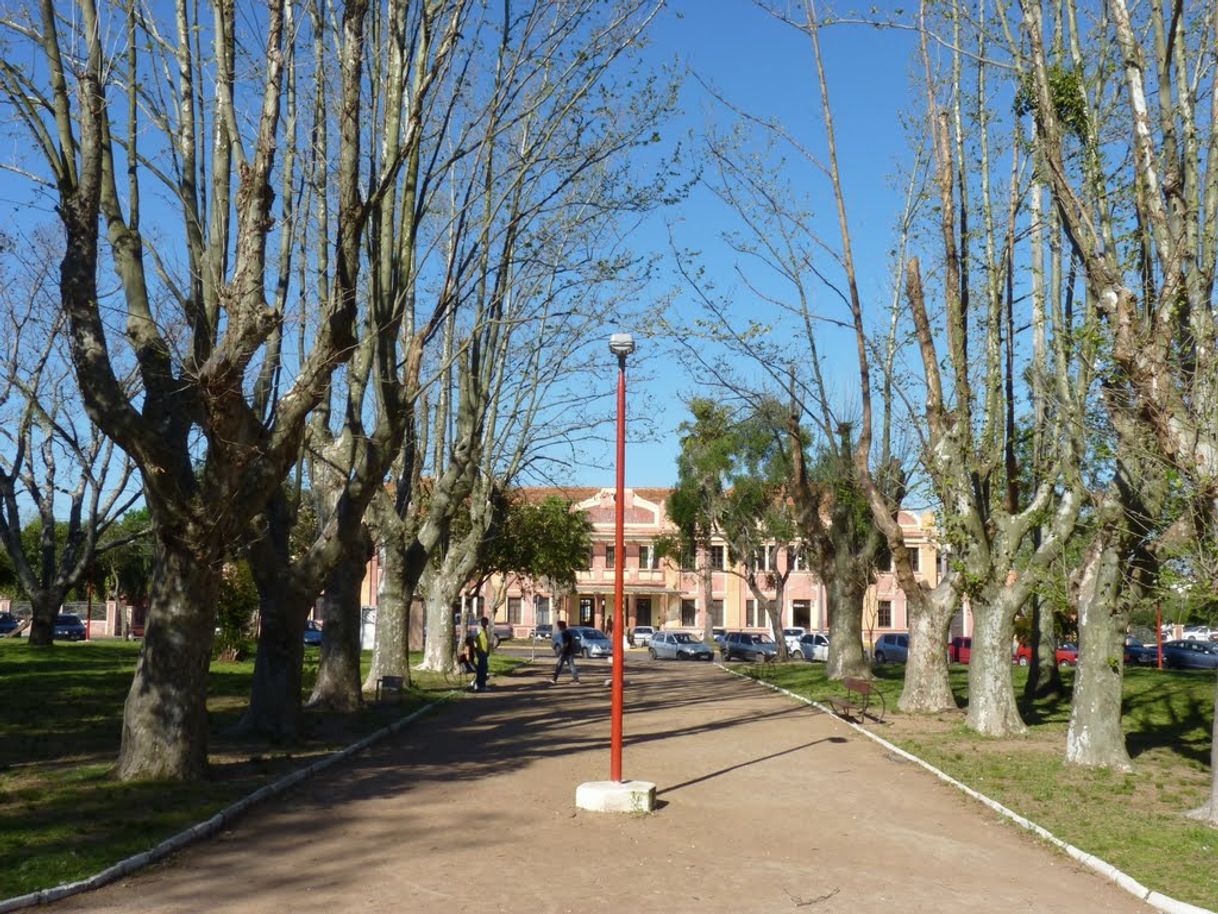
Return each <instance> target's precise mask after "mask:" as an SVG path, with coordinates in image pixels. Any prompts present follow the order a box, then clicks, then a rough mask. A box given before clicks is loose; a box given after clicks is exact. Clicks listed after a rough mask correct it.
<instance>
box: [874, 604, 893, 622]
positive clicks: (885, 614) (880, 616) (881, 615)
mask: <svg viewBox="0 0 1218 914" xmlns="http://www.w3.org/2000/svg"><path fill="white" fill-rule="evenodd" d="M876 625H877V626H878V627H879V628H892V600H881V601H880V611H879V612H878V613H877V614H876Z"/></svg>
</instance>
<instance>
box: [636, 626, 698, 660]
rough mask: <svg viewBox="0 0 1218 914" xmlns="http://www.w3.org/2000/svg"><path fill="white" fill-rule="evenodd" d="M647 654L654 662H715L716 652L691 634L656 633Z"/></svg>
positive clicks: (652, 637)
mask: <svg viewBox="0 0 1218 914" xmlns="http://www.w3.org/2000/svg"><path fill="white" fill-rule="evenodd" d="M647 653H648V654H650V655H651V659H652V660H706V661H710V660H714V659H715V652H714V651H713V650H712V649H711V648H709V647H707V646H706V645H705V644H703V643H702V639H701V638H698V637H696V636H695V635H691V634H690V633H689V632H656V633H655V634H654V635H652V636H651V644H649V645H648V646H647Z"/></svg>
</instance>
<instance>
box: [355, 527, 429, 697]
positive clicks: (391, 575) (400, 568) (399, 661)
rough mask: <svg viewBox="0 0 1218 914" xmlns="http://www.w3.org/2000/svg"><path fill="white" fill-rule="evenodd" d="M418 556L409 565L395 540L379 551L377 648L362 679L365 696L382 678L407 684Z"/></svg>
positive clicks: (423, 558) (420, 564)
mask: <svg viewBox="0 0 1218 914" xmlns="http://www.w3.org/2000/svg"><path fill="white" fill-rule="evenodd" d="M418 552H419V554H418V555H417V556H416V557H415V558H414V560H413V561H411V557H409V556H408V555H407V554H406V550H405V549H404V548H403V544H402V540H401V538H400V537H397V536H395V537H391V538H390V539H389V541H388V542H386V543H384V544H383V545H382V547H381V561H382V562H383V563H384V564H383V565H382V569H383V573H382V576H381V590H380V593H379V594H378V595H377V600H376V646H375V648H374V649H373V652H372V665H371V667H370V668H369V669H368V675H367V676H366V677H365V679H364V691H366V692H370V691H372V690H374V689H375V688H376V681H377V680H378V679H380V678H381V677H382V676H401V677H402V679H403V681H405V682H410V604H411V602H413V600H414V594H415V589H416V587H417V585H418V580H419V574H420V573H421V571H422V567H423V562H424V561H426V556H424V555H423V554H422V551H421V550H419V551H418ZM408 567H411V572H410V573H408V572H407V568H408Z"/></svg>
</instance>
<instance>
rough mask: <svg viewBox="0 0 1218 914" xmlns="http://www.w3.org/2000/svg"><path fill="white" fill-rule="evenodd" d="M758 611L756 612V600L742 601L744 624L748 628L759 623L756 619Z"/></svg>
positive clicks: (758, 616) (754, 626)
mask: <svg viewBox="0 0 1218 914" xmlns="http://www.w3.org/2000/svg"><path fill="white" fill-rule="evenodd" d="M759 618H760V613H758V612H757V601H756V600H745V601H744V624H745V625H747V626H748V627H749V628H756V627H757V626H758V625H760V624H761V623H760V622H759V621H758V619H759Z"/></svg>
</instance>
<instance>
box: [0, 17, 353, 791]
mask: <svg viewBox="0 0 1218 914" xmlns="http://www.w3.org/2000/svg"><path fill="white" fill-rule="evenodd" d="M78 7H79V15H78V16H77V17H75V18H74V19H72V20H70V21H68V20H63V19H61V18H60V17H59V16H58V13H57V11H56V9H55V5H54V4H53V3H51V2H50V0H42V2H40V4H39V7H38V9H39V16H38V17H37V18H36V19H31V20H29V21H24V22H21V23H15V22H14V23H11V24H12V25H13V26H14V28H12V29H11V32H12V34H13V35H14V37H15V41H17V42H19V43H20V45H19V46H20V47H22V48H29V49H36V50H37V52H38V53H39V54H40V55H41V58H42V60H43V61H44V63H45V67H46V73H47V84H46V85H45V86H41V85H37V84H35V83H34V82H33V79H32V77H31V76H29V75H27V74H28V73H33V72H39V71H37V70H27V69H26V68H24V67H20V66H17V65H15V64H14V63H13V62H12V60H11V59H6V60H4V61H3V62H0V79H2V80H3V82H2V86H0V88H2V90H3V92H4V95H5V97H6V99H7V100H8V102H9V103H10V104H11V105H13V106H14V109H15V110H16V111H17V112H18V114H19V115H20V117H21V118H22V119H23V122H24V124H25V125H26V127H27V129H28V130H29V133H30V136H31V138H32V139H33V141H34V146H35V148H36V149H37V150H38V151H39V153H40V154H41V155H42V158H43V160H44V161H43V162H42V164H41V171H42V173H43V174H45V175H46V176H47V179H48V180H49V181H51V182H52V183H53V184H54V186H55V187H56V189H57V193H58V195H59V209H60V214H61V219H62V221H63V223H64V229H65V235H66V254H65V257H64V260H63V263H62V267H61V279H60V292H61V300H62V303H63V307H64V310H65V312H66V313H67V315H68V317H69V321H70V327H71V333H72V356H73V361H74V364H75V368H76V373H77V377H78V381H79V384H80V388H81V390H82V393H83V396H84V400H85V406H86V409H87V410H88V412H89V415H90V417H91V418H92V419H93V421H94V422H96V423H97V425H98V426H99V427H100V428H102V429H103V431H105V433H106V434H107V436H109V437H110V438H111V439H112V440H113V441H115V442H116V443H117V444H118V445H119V446H120V447H122V448H123V449H124V450H125V451H126V452H127V453H128V454H129V455H130V456H131V458H132V460H133V461H134V462H135V463H136V464H137V466H138V467H139V469H140V472H141V475H142V478H143V484H144V495H145V499H146V502H147V505H148V509H149V513H150V516H151V520H152V525H153V536H154V540H155V543H156V571H155V574H154V580H153V585H152V590H151V594H150V606H149V615H148V625H147V628H146V632H145V640H144V644H143V648H142V652H141V657H140V661H139V664H138V666H137V670H136V674H135V681H134V682H133V684H132V689H131V692H130V694H129V696H128V700H127V704H126V708H125V712H124V725H123V740H122V747H121V749H120V755H119V763H118V771H119V775H120V776H121V777H123V778H126V779H131V778H145V777H169V778H193V777H199V776H201V775H202V774H203V773H204V772H205V770H206V766H207V727H206V708H205V698H206V672H207V665H208V660H209V656H210V646H211V640H212V632H213V629H214V613H215V609H214V604H215V595H216V588H217V586H218V582H219V572H220V564H221V561H222V558H223V556H224V553H225V550H226V549H227V548H228V546H229V544H230V543H231V542H233V541H235V540H236V539H237V538H238V537H240V536H241V535H242V533H243V531H244V530H245V529H246V528H247V527H248V525H249V522H250V519H251V518H252V517H253V516H254V515H255V514H257V513H258V512H259V511H261V510H262V508H263V506H264V505H265V504H266V502H267V500H268V499H269V498H270V497H271V495H272V494H273V493H274V492H276V491H277V489H278V487H279V486H280V484H281V482H282V480H283V479H284V477H285V475H286V474H287V473H288V471H289V470H290V469H291V467H292V466H293V465H294V464H295V462H296V459H297V456H298V453H299V450H300V444H301V438H302V435H303V432H304V426H305V420H306V418H307V416H308V414H309V413H310V411H311V410H312V409H313V407H314V406H315V405H316V404H317V402H318V401H319V400H320V399H321V397H322V396H323V395H324V393H325V391H326V389H327V384H328V381H329V378H330V375H331V373H332V372H333V371H334V370H335V368H336V367H337V366H339V365H340V364H342V362H343V361H344V360H345V359H346V358H347V357H348V356H349V354H350V351H351V345H352V343H353V341H354V338H353V333H352V328H353V322H354V315H355V307H354V306H355V302H354V291H355V290H354V286H353V284H346V285H343V284H340V285H338V286H336V287H335V288H334V289H332V290H331V294H330V295H328V296H327V297H326V298H325V299H324V300H320V301H319V300H318V299H317V298H316V297H314V293H315V290H309V291H306V292H304V293H303V294H304V299H305V301H306V302H307V303H308V304H309V308H308V311H309V319H308V325H309V328H310V334H309V338H308V341H307V343H306V345H305V346H304V347H303V348H302V349H301V350H300V352H299V353H298V358H299V364H298V365H296V366H295V371H294V372H293V382H292V383H291V384H290V385H289V386H288V387H287V389H286V390H284V391H283V392H282V393H281V394H280V395H279V396H278V397H277V398H276V400H275V402H274V408H273V410H270V411H269V413H268V414H263V413H259V412H258V411H257V410H256V409H254V408H253V404H252V402H251V399H250V396H249V395H248V391H249V389H250V386H251V385H250V384H247V379H249V378H250V377H251V374H252V373H254V372H256V368H257V363H258V359H259V357H261V356H264V355H265V353H266V347H267V346H268V343H269V341H271V340H272V338H273V337H274V335H275V334H276V332H277V329H278V328H280V327H281V325H282V323H283V316H282V315H281V314H278V313H276V312H275V310H274V309H273V308H272V307H271V306H270V305H269V304H268V302H267V273H268V247H269V244H268V241H269V240H270V239H271V238H272V237H273V233H274V232H275V231H276V219H275V208H274V204H275V196H274V193H273V192H272V189H271V188H272V179H273V175H274V170H275V166H276V162H277V156H278V154H279V152H280V151H281V147H283V146H288V145H291V143H292V142H293V138H292V137H285V136H284V135H283V121H282V119H281V111H282V96H283V76H284V68H285V62H286V61H287V60H288V59H289V58H291V57H292V56H293V54H294V53H295V49H296V43H297V42H298V41H300V40H301V35H302V33H301V30H300V29H291V28H289V27H288V23H289V16H290V13H289V7H288V6H287V4H285V3H283V2H272V3H271V4H270V5H269V6H268V8H267V11H266V15H265V17H260V18H259V19H258V21H257V23H256V24H255V23H252V22H251V23H250V26H251V28H252V30H251V31H243V29H244V27H245V25H246V22H245V20H242V19H239V17H238V16H237V15H236V8H235V5H232V4H228V5H221V6H220V7H217V9H216V15H215V17H214V21H213V23H212V24H211V25H210V27H208V26H205V25H204V24H203V23H199V22H195V21H193V18H192V17H193V14H194V11H195V8H194V7H192V6H191V5H190V4H188V3H186V2H185V0H182V2H179V3H177V4H176V6H175V9H174V12H175V16H174V21H173V24H172V29H173V31H172V36H173V37H172V38H170V37H167V36H165V35H163V34H162V32H161V29H160V24H159V23H158V22H157V21H156V20H155V19H153V18H151V17H145V16H143V15H141V13H140V10H139V8H138V7H137V6H136V5H134V4H124V5H119V6H117V7H113V8H110V7H107V8H105V9H103V10H101V11H100V12H99V9H98V7H97V6H96V5H95V3H94V2H93V0H82V2H81V3H80V4H79V5H78ZM365 16H366V4H365V3H363V2H360V0H353V2H351V3H347V4H346V5H345V6H344V7H343V9H342V19H343V22H344V34H343V43H342V45H341V47H340V49H339V52H340V55H341V56H342V57H343V59H344V61H345V67H346V68H349V70H346V71H345V72H344V80H343V85H342V87H341V90H340V93H339V97H338V99H337V106H338V108H339V110H340V111H341V112H342V116H343V117H352V118H355V119H357V120H358V112H359V94H360V91H361V88H362V80H361V77H360V72H361V67H362V62H363V22H364V19H365ZM65 25H66V26H67V28H68V30H67V31H66V32H62V31H61V29H62V28H63V27H64V26H65ZM111 31H114V32H115V33H117V34H122V35H124V37H125V39H126V41H125V44H126V47H125V48H124V49H123V50H124V53H123V56H121V57H111V56H109V55H108V53H107V51H106V49H105V47H104V43H103V36H104V35H107V34H110V33H111ZM205 46H206V47H207V48H208V51H209V54H208V55H207V56H203V55H202V49H203V47H205ZM238 49H240V50H241V51H242V53H249V55H250V60H251V61H256V63H255V64H252V65H251V66H249V67H243V68H241V69H238V68H237V67H236V66H235V61H236V57H237V54H238ZM162 65H164V66H165V67H166V69H167V70H168V72H170V73H171V74H172V77H171V81H161V80H147V79H146V77H147V75H148V74H150V72H151V69H152V68H153V67H160V66H162ZM247 78H248V80H249V81H248V83H247V82H244V81H243V80H245V79H247ZM149 84H152V85H154V86H156V87H166V86H167V87H168V88H167V89H166V91H170V92H172V93H173V101H172V103H169V104H166V105H164V106H163V107H161V108H160V109H157V110H155V111H154V113H153V114H152V115H150V116H148V117H147V118H145V117H144V116H143V109H142V108H141V100H142V99H143V98H144V97H145V96H144V95H143V94H142V93H143V92H144V90H145V88H146V87H147V85H149ZM108 89H110V90H111V91H107V90H108ZM74 90H75V91H74ZM209 91H210V97H209V98H208V104H207V105H204V104H203V96H204V93H205V92H209ZM245 106H249V107H248V109H246V107H245ZM209 115H214V116H211V117H210V120H209ZM152 128H155V130H154V129H152ZM209 133H210V137H209V139H210V142H201V141H200V137H202V136H207V135H208V134H209ZM356 136H357V132H355V131H353V132H351V133H349V134H344V139H343V140H342V141H341V143H340V146H341V147H342V148H341V149H340V152H339V156H338V157H339V160H340V162H341V163H343V164H342V165H341V166H340V174H349V175H354V174H355V173H356V172H355V169H356V162H357V161H358V147H357V146H353V145H352V144H353V143H355V141H356V140H355V137H356ZM122 175H126V177H127V181H126V187H125V188H124V189H122V190H120V176H122ZM149 183H155V184H159V185H160V186H164V187H165V188H166V189H167V190H168V191H169V193H170V195H171V197H172V199H174V200H175V201H176V202H177V204H178V206H179V208H180V209H179V212H180V217H181V228H180V230H179V232H177V233H176V234H175V235H174V237H175V238H181V239H184V241H183V244H184V247H183V249H182V251H181V253H182V257H181V258H180V261H181V262H182V264H183V265H182V266H181V267H179V266H178V265H177V264H178V263H179V258H177V257H176V256H175V257H170V256H168V254H169V252H168V251H164V250H162V249H161V248H159V247H158V246H157V245H154V244H149V243H148V242H147V241H146V240H145V238H144V234H143V231H142V215H143V212H142V208H141V200H142V199H143V197H142V195H141V192H142V191H144V190H146V189H147V188H146V185H147V184H149ZM339 183H340V186H343V182H342V180H341V179H340V182H339ZM351 184H352V180H351V178H347V184H346V186H348V187H349V186H350V185H351ZM340 193H342V191H341V190H340ZM99 217H100V219H101V220H102V221H103V222H104V224H105V227H106V237H107V241H108V245H109V247H108V254H109V257H110V265H111V266H112V268H113V271H114V273H115V275H116V276H117V278H118V280H119V282H120V283H121V288H122V292H123V297H124V301H125V309H126V314H125V316H126V325H125V327H124V328H123V329H122V330H121V331H116V330H115V329H113V328H109V327H107V325H106V321H105V317H104V312H103V311H102V309H101V307H100V305H99V301H98V295H97V277H98V271H99V266H100V265H99V255H98V221H99ZM366 218H367V207H366V206H365V205H364V204H363V202H362V201H361V200H360V199H359V198H358V195H357V194H356V193H351V192H348V193H346V195H345V196H344V197H343V204H342V205H341V206H340V212H339V215H338V222H337V226H336V232H335V238H336V242H335V250H336V251H337V252H338V255H339V262H340V263H342V262H343V259H344V258H346V257H349V256H350V251H351V248H352V245H353V244H356V243H357V242H358V238H359V236H360V233H361V227H362V225H363V223H364V220H365V219H366ZM175 253H176V252H175ZM175 273H176V274H177V275H175ZM162 300H164V301H166V302H167V304H165V305H164V306H161V305H160V304H159V302H161V301H162ZM124 346H125V347H127V349H128V350H129V351H130V352H131V354H132V356H133V357H134V359H135V362H136V365H137V366H138V372H139V378H140V394H139V397H138V399H137V398H134V397H132V396H131V394H130V392H129V391H128V390H127V389H126V388H125V387H124V386H123V385H122V384H121V383H120V381H119V379H118V377H117V376H116V373H115V368H114V358H115V353H117V352H118V351H119V350H120V349H122V347H124Z"/></svg>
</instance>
